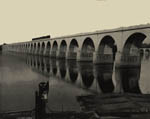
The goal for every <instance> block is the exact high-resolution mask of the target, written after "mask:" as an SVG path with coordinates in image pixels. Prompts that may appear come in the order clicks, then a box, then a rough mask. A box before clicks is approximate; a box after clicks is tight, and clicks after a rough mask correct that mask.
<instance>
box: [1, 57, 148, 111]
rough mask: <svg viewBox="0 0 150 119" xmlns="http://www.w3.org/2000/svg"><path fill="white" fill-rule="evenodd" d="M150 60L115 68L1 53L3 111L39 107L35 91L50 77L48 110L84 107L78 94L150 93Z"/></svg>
mask: <svg viewBox="0 0 150 119" xmlns="http://www.w3.org/2000/svg"><path fill="white" fill-rule="evenodd" d="M149 67H150V61H149V58H143V60H142V64H141V67H139V68H121V69H118V68H117V69H114V68H113V66H112V65H109V64H108V65H93V64H92V63H82V62H80V63H79V62H75V61H65V60H55V59H50V58H43V57H37V56H27V55H26V56H25V55H17V54H0V112H5V111H19V110H30V109H33V108H34V107H35V91H36V90H38V84H39V83H40V82H42V81H49V87H50V89H49V95H48V105H47V111H49V109H51V110H76V111H80V107H79V104H78V103H77V101H76V96H77V95H84V94H89V93H97V94H102V93H113V92H130V93H143V94H145V93H146V94H147V93H150V79H149V77H150V68H149Z"/></svg>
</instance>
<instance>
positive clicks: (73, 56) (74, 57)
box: [68, 51, 77, 59]
mask: <svg viewBox="0 0 150 119" xmlns="http://www.w3.org/2000/svg"><path fill="white" fill-rule="evenodd" d="M68 59H77V52H72V51H69V52H68Z"/></svg>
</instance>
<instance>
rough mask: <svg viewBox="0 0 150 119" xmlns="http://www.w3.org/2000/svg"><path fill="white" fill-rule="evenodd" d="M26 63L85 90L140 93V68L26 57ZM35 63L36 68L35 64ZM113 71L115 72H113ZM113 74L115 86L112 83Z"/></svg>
mask: <svg viewBox="0 0 150 119" xmlns="http://www.w3.org/2000/svg"><path fill="white" fill-rule="evenodd" d="M27 60H28V62H30V63H29V64H30V65H31V66H32V64H34V68H36V67H37V68H36V69H37V70H38V71H41V72H43V73H44V74H51V76H52V77H53V76H57V77H58V78H60V79H62V80H63V81H67V82H70V83H71V84H74V85H76V86H77V87H81V88H84V89H87V90H91V91H94V92H99V91H100V92H101V93H112V92H130V93H140V92H141V91H140V88H139V83H138V81H139V79H140V69H141V68H140V67H138V68H131V67H130V68H119V69H118V68H117V69H113V64H105V65H93V64H92V63H88V62H76V61H70V60H69V61H67V60H56V59H50V58H45V57H28V59H27ZM36 62H37V66H36V67H35V64H36ZM114 70H115V71H114ZM113 72H114V73H115V82H116V83H115V84H114V81H113Z"/></svg>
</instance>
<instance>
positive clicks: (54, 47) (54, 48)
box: [51, 41, 58, 57]
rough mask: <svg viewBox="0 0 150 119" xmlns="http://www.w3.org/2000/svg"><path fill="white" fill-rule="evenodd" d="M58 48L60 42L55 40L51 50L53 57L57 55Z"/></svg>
mask: <svg viewBox="0 0 150 119" xmlns="http://www.w3.org/2000/svg"><path fill="white" fill-rule="evenodd" d="M57 50H58V43H57V41H54V42H53V46H52V51H51V57H56V54H57Z"/></svg>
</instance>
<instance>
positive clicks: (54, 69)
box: [51, 59, 57, 76]
mask: <svg viewBox="0 0 150 119" xmlns="http://www.w3.org/2000/svg"><path fill="white" fill-rule="evenodd" d="M51 66H52V72H53V75H54V76H56V74H57V65H56V60H55V59H51Z"/></svg>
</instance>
